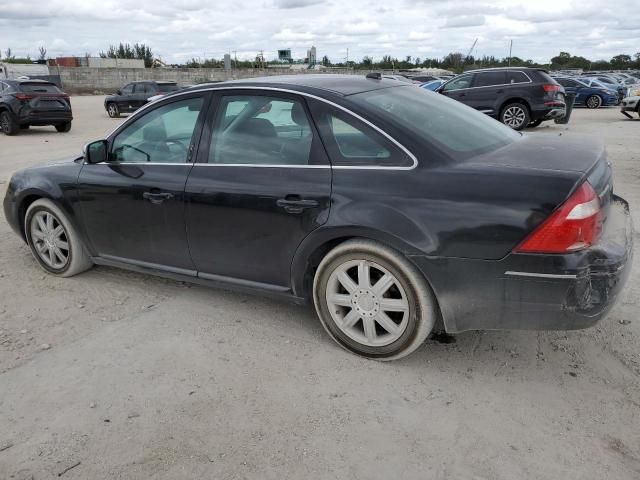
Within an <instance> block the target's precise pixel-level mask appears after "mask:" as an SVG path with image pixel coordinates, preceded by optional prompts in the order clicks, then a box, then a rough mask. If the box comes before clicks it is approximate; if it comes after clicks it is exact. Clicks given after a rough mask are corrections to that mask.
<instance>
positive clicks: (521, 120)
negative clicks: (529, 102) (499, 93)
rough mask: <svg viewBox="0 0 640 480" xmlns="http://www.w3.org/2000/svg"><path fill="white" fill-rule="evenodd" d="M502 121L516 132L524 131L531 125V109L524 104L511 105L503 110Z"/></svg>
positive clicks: (501, 113)
mask: <svg viewBox="0 0 640 480" xmlns="http://www.w3.org/2000/svg"><path fill="white" fill-rule="evenodd" d="M500 121H501V122H502V123H504V124H505V125H506V126H507V127H510V128H513V129H514V130H522V129H523V128H525V127H526V126H527V125H529V123H531V121H530V115H529V109H528V108H527V106H526V105H524V104H522V103H518V102H514V103H509V104H508V105H505V106H504V107H503V108H502V111H501V112H500Z"/></svg>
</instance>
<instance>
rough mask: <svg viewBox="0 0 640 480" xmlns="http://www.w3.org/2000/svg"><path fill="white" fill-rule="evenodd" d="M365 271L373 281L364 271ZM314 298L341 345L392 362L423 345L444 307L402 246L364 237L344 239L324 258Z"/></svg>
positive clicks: (327, 325)
mask: <svg viewBox="0 0 640 480" xmlns="http://www.w3.org/2000/svg"><path fill="white" fill-rule="evenodd" d="M364 271H368V272H369V275H370V276H369V279H370V281H369V282H367V281H366V280H364V279H365V278H366V277H365V275H362V273H360V272H364ZM354 274H355V276H354ZM345 276H347V277H348V279H345ZM349 280H350V281H349ZM381 281H382V282H384V283H383V284H382V285H384V286H382V285H381V284H380V282H381ZM372 284H373V286H371V285H372ZM345 285H346V286H345ZM376 287H377V288H376ZM385 287H386V288H385ZM313 301H314V305H315V308H316V312H317V314H318V317H319V318H320V322H321V323H322V326H323V327H324V328H325V330H326V331H327V333H328V334H329V335H330V336H331V338H333V339H334V340H335V341H336V342H337V343H338V344H339V345H340V346H342V347H343V348H345V349H347V350H348V351H350V352H352V353H355V354H357V355H360V356H363V357H366V358H370V359H375V360H386V361H388V360H396V359H398V358H402V357H404V356H406V355H409V354H410V353H411V352H413V351H414V350H415V349H417V348H418V347H419V346H420V345H422V344H423V343H424V341H425V339H426V338H427V336H428V335H429V333H430V332H431V330H432V329H433V326H434V324H435V321H436V319H437V318H438V312H439V310H438V307H437V303H436V300H435V297H434V296H433V293H432V292H431V288H430V287H429V285H427V282H426V281H425V279H424V278H423V276H422V275H421V274H420V272H419V271H418V270H417V269H416V267H414V266H413V265H412V264H411V263H410V262H409V261H408V260H407V259H406V258H405V257H404V256H402V255H401V254H400V253H398V252H397V251H395V250H393V249H391V248H389V247H386V246H384V245H381V244H379V243H377V242H373V241H370V240H364V239H356V240H349V241H347V242H344V243H342V244H340V245H338V246H337V247H336V248H334V249H333V250H331V251H330V252H329V253H328V254H327V255H326V256H325V257H324V258H323V259H322V261H321V262H320V265H319V266H318V270H317V271H316V275H315V278H314V282H313ZM385 304H386V306H387V308H385ZM381 312H384V314H381ZM344 320H347V322H349V325H346V324H345V323H344ZM389 322H392V323H391V324H390V323H389Z"/></svg>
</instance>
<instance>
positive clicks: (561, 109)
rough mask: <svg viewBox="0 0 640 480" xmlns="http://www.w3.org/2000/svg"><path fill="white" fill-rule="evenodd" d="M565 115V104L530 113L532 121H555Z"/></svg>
mask: <svg viewBox="0 0 640 480" xmlns="http://www.w3.org/2000/svg"><path fill="white" fill-rule="evenodd" d="M566 114H567V107H566V105H565V104H558V105H555V106H549V107H547V108H544V109H541V110H533V111H532V112H531V119H532V120H540V119H542V120H555V119H559V118H563V117H564V116H565V115H566Z"/></svg>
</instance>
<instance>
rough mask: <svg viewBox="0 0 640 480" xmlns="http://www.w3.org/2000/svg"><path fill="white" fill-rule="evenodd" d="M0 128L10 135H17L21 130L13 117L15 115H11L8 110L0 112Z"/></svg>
mask: <svg viewBox="0 0 640 480" xmlns="http://www.w3.org/2000/svg"><path fill="white" fill-rule="evenodd" d="M0 130H2V132H3V133H4V134H5V135H9V136H11V135H15V134H16V133H18V130H20V126H19V125H18V123H17V122H16V121H15V120H14V119H13V115H11V113H9V112H8V111H7V110H5V111H3V112H2V113H0Z"/></svg>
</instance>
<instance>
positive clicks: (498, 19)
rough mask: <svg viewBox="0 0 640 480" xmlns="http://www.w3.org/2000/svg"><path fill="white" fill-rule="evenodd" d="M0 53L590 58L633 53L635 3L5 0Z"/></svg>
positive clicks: (637, 37)
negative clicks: (121, 48) (115, 50)
mask: <svg viewBox="0 0 640 480" xmlns="http://www.w3.org/2000/svg"><path fill="white" fill-rule="evenodd" d="M2 3H3V6H2V7H1V8H0V50H1V51H2V52H3V54H4V52H5V50H6V49H7V48H8V47H10V48H11V49H12V52H13V54H14V55H16V56H26V55H27V54H29V55H30V56H31V57H32V58H33V57H37V56H38V47H39V46H44V47H45V48H46V49H47V52H48V56H65V55H84V54H85V53H90V54H92V55H93V56H97V54H98V52H100V51H101V50H106V49H107V48H108V46H109V45H110V44H117V43H119V42H129V43H135V42H141V43H146V44H148V45H150V46H151V48H152V50H153V52H154V53H155V54H156V55H158V56H160V57H161V58H162V59H163V60H164V61H165V62H167V63H182V62H184V61H186V60H189V59H191V58H211V57H215V58H221V57H222V56H223V55H224V54H225V53H229V52H231V54H232V55H237V57H238V58H239V59H246V60H249V59H251V60H252V59H254V58H255V56H256V54H257V53H258V52H259V51H261V50H262V51H264V55H265V58H267V59H268V60H270V59H273V58H275V57H276V54H277V53H276V52H277V50H278V49H284V48H291V49H292V53H293V56H294V58H304V57H305V56H306V51H307V49H308V48H309V47H311V46H312V45H314V46H315V47H316V49H317V52H318V59H320V58H322V56H323V55H327V56H328V57H329V58H330V59H331V60H332V61H333V62H340V61H344V60H345V59H346V58H347V50H348V56H349V59H350V60H354V59H355V60H360V59H361V58H362V57H363V56H365V55H367V56H370V57H373V58H374V59H379V58H381V57H382V55H385V54H390V55H392V56H395V57H398V58H404V57H406V56H408V55H410V56H411V57H412V58H414V59H415V58H416V57H420V58H423V59H424V58H440V57H443V56H444V55H446V54H447V53H449V52H452V51H459V52H462V53H464V54H466V53H467V52H468V51H469V49H470V48H471V46H472V44H473V42H474V40H475V39H476V38H477V39H478V42H477V44H476V47H475V48H474V50H473V54H474V55H476V56H478V55H480V56H481V55H495V56H497V57H505V56H507V55H508V51H509V43H510V42H511V41H513V55H514V56H518V57H521V58H523V59H531V60H534V61H536V62H541V63H547V62H548V61H549V59H550V58H551V57H553V56H555V55H557V54H558V53H559V52H560V51H567V52H570V53H571V54H573V55H582V56H584V57H587V58H589V59H591V60H601V59H606V60H608V59H610V58H611V57H612V56H614V55H617V54H619V53H626V54H629V55H633V54H634V53H636V52H640V9H639V8H638V7H639V6H640V0H606V1H603V0H494V1H492V2H484V1H482V0H477V1H469V0H255V1H254V0H245V1H243V0H235V1H232V0H119V1H114V0H4V1H3V2H2Z"/></svg>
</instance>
